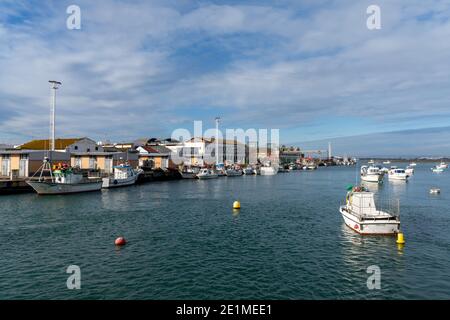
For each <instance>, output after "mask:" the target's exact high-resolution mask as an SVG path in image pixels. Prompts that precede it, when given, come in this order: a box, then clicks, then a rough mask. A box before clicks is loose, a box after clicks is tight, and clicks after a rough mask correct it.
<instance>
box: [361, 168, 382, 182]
mask: <svg viewBox="0 0 450 320" xmlns="http://www.w3.org/2000/svg"><path fill="white" fill-rule="evenodd" d="M383 178H384V173H383V172H382V171H381V170H380V168H378V167H375V166H370V167H368V166H362V167H361V180H362V181H366V182H376V183H380V182H382V181H383Z"/></svg>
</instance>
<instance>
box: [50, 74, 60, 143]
mask: <svg viewBox="0 0 450 320" xmlns="http://www.w3.org/2000/svg"><path fill="white" fill-rule="evenodd" d="M48 82H50V84H51V90H52V103H51V109H50V151H55V113H56V90H57V89H58V88H59V86H60V85H61V82H59V81H55V80H49V81H48Z"/></svg>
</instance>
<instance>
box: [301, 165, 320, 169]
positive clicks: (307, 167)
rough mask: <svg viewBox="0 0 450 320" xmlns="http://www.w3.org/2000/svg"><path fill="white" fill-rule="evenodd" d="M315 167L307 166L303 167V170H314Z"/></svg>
mask: <svg viewBox="0 0 450 320" xmlns="http://www.w3.org/2000/svg"><path fill="white" fill-rule="evenodd" d="M316 169H317V166H316V165H315V164H309V165H306V166H303V170H316Z"/></svg>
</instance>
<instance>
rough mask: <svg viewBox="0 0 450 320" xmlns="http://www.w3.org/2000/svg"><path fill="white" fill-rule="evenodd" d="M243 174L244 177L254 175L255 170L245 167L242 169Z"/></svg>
mask: <svg viewBox="0 0 450 320" xmlns="http://www.w3.org/2000/svg"><path fill="white" fill-rule="evenodd" d="M244 174H245V175H246V176H251V175H253V174H255V170H253V168H252V167H247V168H245V169H244Z"/></svg>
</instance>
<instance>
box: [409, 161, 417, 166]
mask: <svg viewBox="0 0 450 320" xmlns="http://www.w3.org/2000/svg"><path fill="white" fill-rule="evenodd" d="M409 166H410V167H415V166H417V163H415V162H411V163H410V164H409Z"/></svg>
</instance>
